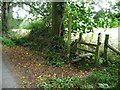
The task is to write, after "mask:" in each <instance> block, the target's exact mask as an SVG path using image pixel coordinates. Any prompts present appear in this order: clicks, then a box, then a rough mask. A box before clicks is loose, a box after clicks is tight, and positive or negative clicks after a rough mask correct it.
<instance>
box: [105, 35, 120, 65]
mask: <svg viewBox="0 0 120 90" xmlns="http://www.w3.org/2000/svg"><path fill="white" fill-rule="evenodd" d="M108 42H109V35H108V34H106V35H105V42H104V59H105V63H106V64H107V49H108V48H109V49H111V50H112V51H114V52H115V53H117V54H118V55H120V51H119V50H117V49H116V48H114V47H112V46H111V45H110V44H108Z"/></svg>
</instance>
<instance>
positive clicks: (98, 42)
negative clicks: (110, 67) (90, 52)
mask: <svg viewBox="0 0 120 90" xmlns="http://www.w3.org/2000/svg"><path fill="white" fill-rule="evenodd" d="M100 45H101V33H99V34H98V40H97V47H96V52H95V61H96V65H98V63H99V61H98V60H99V46H100Z"/></svg>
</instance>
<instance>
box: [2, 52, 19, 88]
mask: <svg viewBox="0 0 120 90" xmlns="http://www.w3.org/2000/svg"><path fill="white" fill-rule="evenodd" d="M0 63H1V61H0ZM0 65H1V64H0ZM11 67H12V66H11V65H10V63H9V61H8V58H7V56H6V55H5V53H2V88H18V85H17V82H16V81H17V80H16V78H15V75H14V74H13V73H12V72H11V71H12V70H11V69H12V68H11Z"/></svg>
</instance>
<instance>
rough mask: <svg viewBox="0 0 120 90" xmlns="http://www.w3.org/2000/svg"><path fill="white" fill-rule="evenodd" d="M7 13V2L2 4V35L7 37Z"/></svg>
mask: <svg viewBox="0 0 120 90" xmlns="http://www.w3.org/2000/svg"><path fill="white" fill-rule="evenodd" d="M8 13H9V2H2V15H1V18H2V33H3V35H7V32H8V30H9V24H8Z"/></svg>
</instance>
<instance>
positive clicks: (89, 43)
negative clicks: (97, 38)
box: [80, 42, 97, 47]
mask: <svg viewBox="0 0 120 90" xmlns="http://www.w3.org/2000/svg"><path fill="white" fill-rule="evenodd" d="M80 44H85V45H90V46H95V47H96V46H97V45H96V44H92V43H87V42H80Z"/></svg>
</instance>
